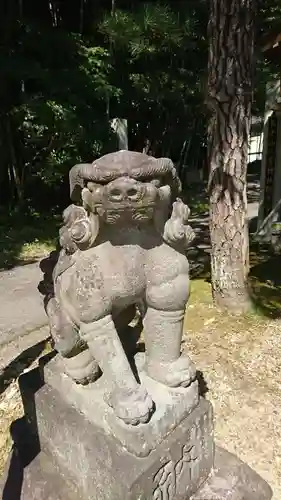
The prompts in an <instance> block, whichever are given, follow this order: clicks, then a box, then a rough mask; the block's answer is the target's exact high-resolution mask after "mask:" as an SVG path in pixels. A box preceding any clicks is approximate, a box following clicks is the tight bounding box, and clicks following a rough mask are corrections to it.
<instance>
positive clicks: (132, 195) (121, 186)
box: [108, 179, 141, 201]
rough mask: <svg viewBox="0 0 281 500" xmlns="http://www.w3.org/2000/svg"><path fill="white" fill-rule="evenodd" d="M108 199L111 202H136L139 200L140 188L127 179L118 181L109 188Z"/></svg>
mask: <svg viewBox="0 0 281 500" xmlns="http://www.w3.org/2000/svg"><path fill="white" fill-rule="evenodd" d="M108 197H109V199H110V200H112V201H124V200H131V201H137V200H139V199H140V198H141V186H140V185H139V184H138V183H137V182H134V181H132V182H131V181H130V180H129V179H128V180H127V179H124V180H123V179H120V180H119V179H118V180H116V181H113V182H112V183H111V185H110V186H109V189H108Z"/></svg>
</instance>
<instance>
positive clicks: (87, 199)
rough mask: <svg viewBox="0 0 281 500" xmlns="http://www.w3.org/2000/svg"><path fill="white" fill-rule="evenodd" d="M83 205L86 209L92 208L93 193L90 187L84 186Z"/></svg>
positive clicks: (82, 193)
mask: <svg viewBox="0 0 281 500" xmlns="http://www.w3.org/2000/svg"><path fill="white" fill-rule="evenodd" d="M81 197H82V202H83V207H84V208H85V209H86V210H91V209H92V195H91V192H90V190H89V189H88V188H83V189H82V192H81Z"/></svg>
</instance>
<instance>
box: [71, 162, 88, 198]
mask: <svg viewBox="0 0 281 500" xmlns="http://www.w3.org/2000/svg"><path fill="white" fill-rule="evenodd" d="M92 175H93V165H92V164H91V163H80V164H78V165H75V166H74V167H72V169H71V170H70V172H69V187H70V198H71V200H72V201H75V202H78V201H81V191H82V189H83V188H84V187H85V180H86V179H89V180H90V179H91V177H92Z"/></svg>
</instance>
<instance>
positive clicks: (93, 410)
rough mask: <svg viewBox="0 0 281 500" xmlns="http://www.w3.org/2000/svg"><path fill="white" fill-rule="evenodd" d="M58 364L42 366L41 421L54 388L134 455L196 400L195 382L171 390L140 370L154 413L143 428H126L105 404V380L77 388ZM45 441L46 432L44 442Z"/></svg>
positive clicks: (159, 439)
mask: <svg viewBox="0 0 281 500" xmlns="http://www.w3.org/2000/svg"><path fill="white" fill-rule="evenodd" d="M61 364H62V360H61V359H60V357H59V356H56V357H55V358H54V359H52V360H51V361H50V362H48V363H47V364H46V366H45V367H44V379H45V382H46V383H47V385H46V386H45V387H44V389H42V393H40V394H39V395H38V397H37V399H36V401H35V403H36V408H37V414H40V415H42V419H43V421H44V420H45V417H44V415H45V412H46V411H47V412H49V399H50V398H52V390H51V388H53V389H55V390H56V391H58V392H59V393H60V399H61V400H63V401H64V404H65V405H70V406H72V407H74V408H76V410H77V411H78V412H82V413H83V414H84V416H85V418H86V419H87V420H88V421H89V422H90V423H92V424H94V425H95V426H96V427H97V428H100V429H101V430H102V431H104V432H105V433H106V434H109V433H112V434H113V436H114V437H115V438H116V440H118V441H119V442H120V444H121V445H122V446H123V447H124V448H126V449H127V450H128V451H129V452H130V453H132V454H134V455H136V456H146V455H148V454H149V453H150V452H151V450H153V449H155V448H156V446H157V445H158V444H159V443H161V442H162V440H163V439H164V438H165V437H166V436H167V434H169V433H170V432H171V431H172V430H173V429H174V428H175V427H176V426H177V425H178V424H180V422H181V421H182V420H183V419H184V418H185V417H186V416H187V415H188V414H189V413H191V411H192V410H193V409H194V408H195V407H196V406H197V404H198V401H199V397H198V383H197V381H195V382H193V383H192V384H191V385H190V386H189V387H188V388H176V389H171V388H168V387H166V386H164V385H163V384H160V383H159V382H156V381H155V380H153V379H151V378H150V377H148V376H147V374H146V373H145V372H144V371H141V370H140V371H139V378H140V381H141V383H142V384H143V385H144V387H145V388H146V389H147V391H148V394H149V395H150V397H151V398H152V399H153V401H154V402H155V412H154V414H153V415H152V417H151V419H150V421H149V422H148V423H147V424H145V425H144V424H143V425H139V426H131V425H126V424H125V423H124V422H123V421H122V420H121V419H119V418H118V417H116V415H115V414H114V412H113V410H112V409H111V408H110V407H109V406H108V405H107V404H106V403H105V399H106V394H107V393H108V392H109V388H108V381H107V379H106V378H105V377H103V376H102V377H101V378H100V379H99V380H97V381H96V382H95V383H92V384H89V385H87V386H81V385H77V384H75V383H74V382H73V380H72V379H71V378H70V377H68V376H67V375H65V374H64V373H63V371H62V367H61ZM53 406H54V405H52V407H53ZM39 425H40V422H39ZM48 438H49V432H48V431H47V432H46V439H47V440H48Z"/></svg>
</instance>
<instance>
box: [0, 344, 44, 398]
mask: <svg viewBox="0 0 281 500" xmlns="http://www.w3.org/2000/svg"><path fill="white" fill-rule="evenodd" d="M48 341H49V339H46V340H43V341H42V342H39V343H38V344H36V345H34V346H32V347H29V348H28V349H26V350H25V351H23V352H22V353H21V354H20V355H19V356H17V357H16V358H15V359H13V361H11V363H9V365H7V366H6V367H5V368H4V369H3V370H1V373H0V395H1V394H2V392H4V391H5V390H6V389H7V387H9V385H10V384H11V383H12V382H13V381H14V380H15V379H17V378H18V377H19V375H21V374H22V373H23V372H24V371H25V370H26V369H27V368H28V367H30V365H31V364H32V363H33V362H34V361H35V360H36V359H37V358H38V356H39V355H41V354H42V353H43V352H44V350H45V348H46V345H47V343H48Z"/></svg>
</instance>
